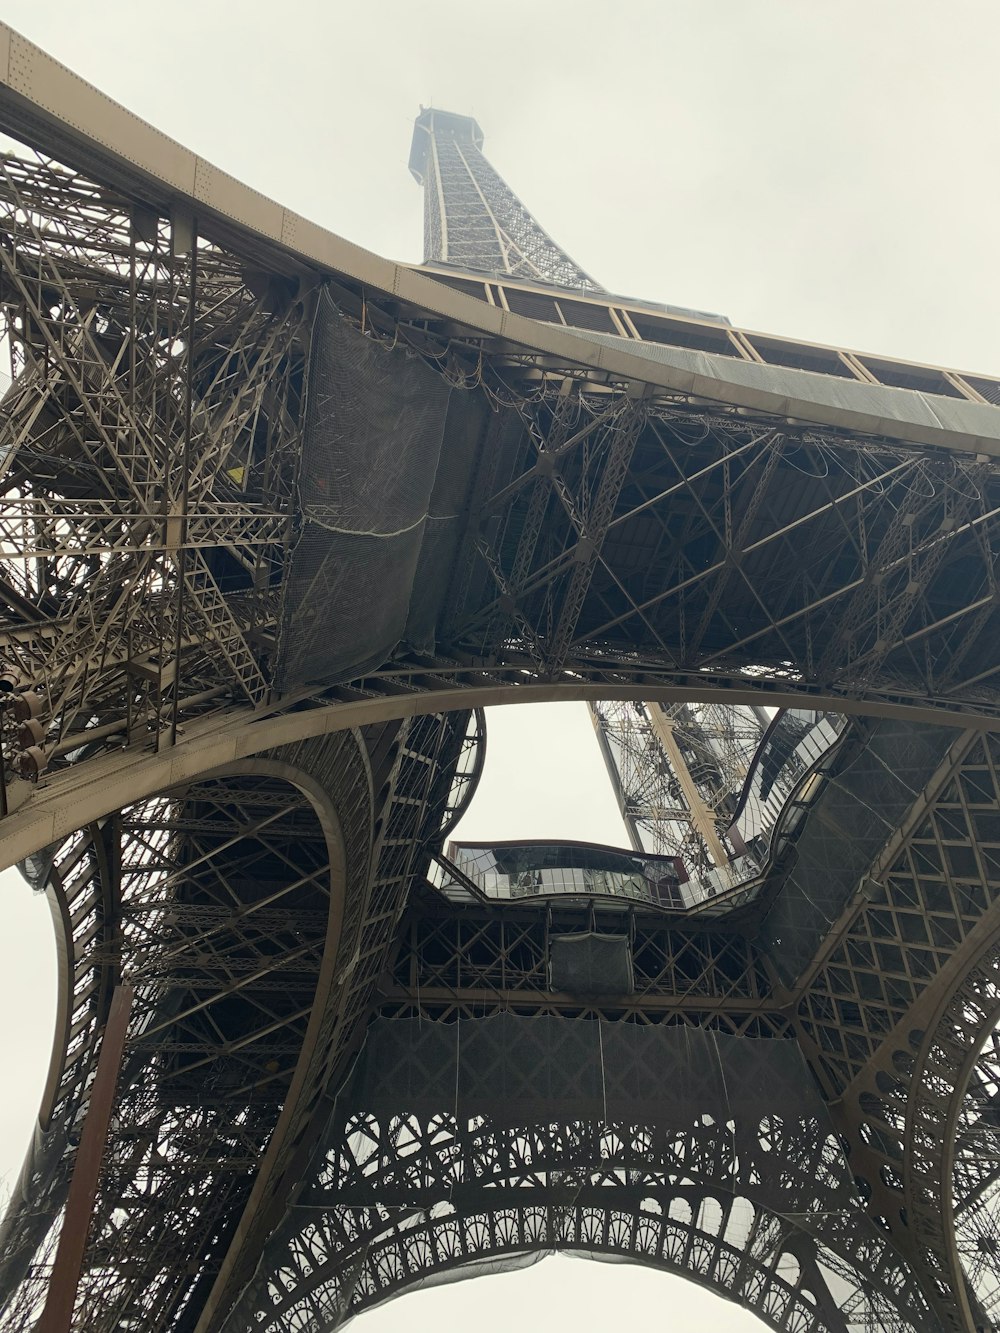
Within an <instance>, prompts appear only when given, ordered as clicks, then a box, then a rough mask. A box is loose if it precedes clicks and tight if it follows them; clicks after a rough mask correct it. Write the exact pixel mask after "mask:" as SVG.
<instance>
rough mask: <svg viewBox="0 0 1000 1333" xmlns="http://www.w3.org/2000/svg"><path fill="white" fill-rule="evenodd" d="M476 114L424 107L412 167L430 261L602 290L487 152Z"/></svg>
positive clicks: (555, 283) (464, 269)
mask: <svg viewBox="0 0 1000 1333" xmlns="http://www.w3.org/2000/svg"><path fill="white" fill-rule="evenodd" d="M482 148H483V132H482V130H481V129H480V128H479V125H478V124H477V123H476V121H474V120H473V119H472V118H471V117H470V116H456V115H454V114H452V113H451V112H448V111H436V110H433V109H430V110H427V111H422V112H421V113H420V115H419V116H418V118H417V123H416V127H415V129H414V134H413V148H412V151H411V153H410V170H411V171H412V172H413V174H414V176H415V177H416V179H417V180H418V181H419V182H420V184H421V185H423V187H424V261H425V263H431V264H437V263H439V264H450V265H454V267H456V268H458V269H460V270H462V271H464V272H471V273H490V274H493V275H494V276H496V277H500V276H502V275H508V276H511V277H520V278H528V279H529V280H530V279H533V280H535V281H537V282H542V283H552V284H554V285H555V286H557V287H577V288H580V289H581V290H588V289H589V290H592V291H600V290H601V289H600V287H599V286H598V284H597V283H596V282H595V281H594V280H593V278H591V277H589V276H588V275H587V274H586V273H584V271H583V269H582V268H580V267H579V265H578V264H575V263H574V262H573V260H572V259H570V257H569V255H567V254H566V253H565V251H564V250H562V249H560V247H559V246H558V245H556V243H555V241H554V240H553V239H552V237H551V236H549V235H548V234H547V233H546V232H545V231H543V230H542V228H541V227H540V226H539V225H538V223H537V222H536V221H535V219H534V218H533V217H532V216H531V214H530V213H529V212H528V210H527V209H526V208H525V206H524V204H522V203H521V201H520V199H518V197H517V195H516V194H514V192H513V190H511V188H510V186H509V185H508V184H507V182H506V181H505V180H504V179H503V177H502V176H500V175H498V173H497V172H496V171H495V169H494V168H493V167H492V166H491V165H490V163H489V162H488V161H487V159H486V158H485V157H484V155H483V151H482Z"/></svg>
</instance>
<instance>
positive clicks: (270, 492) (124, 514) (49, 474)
mask: <svg viewBox="0 0 1000 1333" xmlns="http://www.w3.org/2000/svg"><path fill="white" fill-rule="evenodd" d="M0 238H2V244H0V319H2V326H3V333H4V339H5V343H6V346H7V348H8V349H9V351H10V355H11V365H12V371H13V376H14V378H13V384H12V387H11V388H10V389H9V390H8V392H7V394H6V396H5V398H4V400H3V404H2V407H0V455H2V457H0V476H2V478H3V481H2V488H3V496H4V503H3V516H2V518H0V558H2V560H3V571H2V583H0V589H2V592H3V598H4V617H3V623H2V624H0V656H2V661H3V664H4V670H5V671H6V672H8V673H12V679H13V680H14V682H15V683H16V684H18V685H20V686H21V687H24V686H31V687H32V692H31V694H30V699H29V701H28V702H27V703H25V704H24V705H23V706H22V707H21V709H20V713H22V714H23V716H20V714H19V716H18V717H16V718H15V719H14V721H15V722H18V723H20V734H19V736H18V738H17V743H16V744H15V745H14V746H13V748H15V749H17V755H16V756H15V758H14V766H15V768H16V769H17V771H18V772H19V773H20V774H21V775H22V776H23V777H26V778H34V777H36V776H37V774H38V773H39V772H40V771H43V770H44V769H45V768H46V767H51V766H53V765H55V766H59V765H65V764H66V763H67V762H69V761H70V760H71V759H72V758H79V757H80V755H81V749H80V747H81V746H83V745H87V744H88V743H94V744H102V743H106V742H107V741H108V739H109V737H113V738H114V739H115V741H116V742H117V743H122V742H127V741H129V740H132V739H135V738H136V737H142V738H145V737H146V736H148V735H150V734H152V735H154V736H157V737H162V738H163V739H164V740H165V742H167V743H169V741H171V740H173V739H174V738H175V737H176V734H177V727H178V724H179V722H181V721H182V720H183V718H184V717H185V716H188V717H190V716H192V715H194V714H196V713H198V712H199V711H204V709H205V708H206V707H209V706H211V705H212V704H213V703H214V704H215V705H216V706H218V701H219V700H220V698H221V697H222V696H224V695H228V694H229V692H231V691H235V694H236V697H237V698H242V699H245V700H249V701H252V702H255V703H259V702H261V701H262V700H263V699H264V698H265V697H266V695H267V693H268V689H269V685H270V667H269V665H268V652H269V647H268V645H269V644H270V643H272V641H273V636H274V629H275V623H276V612H277V602H276V598H277V595H278V591H279V588H280V582H281V577H282V570H283V567H284V558H285V554H286V550H287V545H288V541H289V538H290V535H291V530H292V528H291V525H292V518H293V515H292V507H291V500H292V494H293V486H294V479H295V472H296V466H297V444H298V431H299V426H298V418H299V413H300V407H301V402H302V396H303V392H304V386H305V355H306V350H307V343H308V331H309V326H308V319H307V309H306V304H305V303H304V302H303V300H302V299H301V298H300V297H299V296H298V294H297V284H296V282H295V281H291V282H287V281H285V280H283V279H281V278H277V277H273V276H271V275H268V274H255V273H253V272H252V271H248V269H247V267H246V265H245V264H244V263H243V262H241V260H240V259H239V258H237V257H235V256H233V255H231V254H228V253H226V252H225V251H223V250H222V249H220V248H219V247H218V246H215V245H210V244H208V243H206V242H205V241H203V240H202V239H201V238H200V237H199V235H198V231H197V225H196V220H195V218H194V216H193V215H192V214H190V213H186V212H185V211H184V210H183V209H179V208H175V209H174V211H173V213H172V214H170V215H168V214H166V213H163V212H159V211H157V210H156V209H155V208H152V207H149V206H147V205H144V204H141V203H139V202H137V201H136V200H130V199H127V198H124V197H121V196H119V195H117V194H116V193H115V192H114V191H112V190H109V189H107V188H105V187H103V186H98V185H96V184H95V183H94V182H93V181H92V180H90V179H88V178H87V177H86V176H84V175H82V174H80V173H79V172H77V171H73V170H70V169H68V168H66V167H63V166H60V165H59V164H58V163H55V162H53V161H51V160H50V159H49V158H47V157H45V156H43V155H41V154H32V153H29V152H28V151H27V150H24V151H23V152H10V151H8V152H5V153H4V154H2V155H0ZM9 720H10V719H9V717H8V721H9ZM84 731H86V732H87V733H88V734H87V735H86V736H84V735H82V733H83V732H84ZM6 740H7V744H8V745H9V746H10V745H11V743H12V742H13V740H14V738H13V735H10V736H8V737H7V738H6ZM18 747H19V748H18ZM23 796H24V792H23V791H21V792H19V791H18V790H17V789H16V788H15V790H14V791H13V792H12V793H11V799H12V801H13V802H14V803H16V801H17V799H19V798H23Z"/></svg>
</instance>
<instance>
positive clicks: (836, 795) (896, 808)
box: [760, 719, 955, 985]
mask: <svg viewBox="0 0 1000 1333" xmlns="http://www.w3.org/2000/svg"><path fill="white" fill-rule="evenodd" d="M954 739H955V733H954V732H953V731H950V730H949V729H947V728H944V727H925V726H918V725H916V724H915V723H912V722H897V721H894V720H892V719H885V720H883V721H880V722H878V723H876V724H874V726H873V728H872V731H871V733H870V734H869V735H868V736H867V738H865V739H863V740H862V739H858V740H856V741H855V742H854V743H853V748H851V742H850V740H849V741H848V747H849V748H846V749H845V750H844V751H842V752H841V761H840V762H839V763H838V765H837V767H836V769H835V770H834V772H833V773H832V775H831V776H829V777H828V778H827V779H826V782H825V786H824V789H823V792H822V793H821V795H820V796H819V797H818V798H817V800H816V802H815V803H814V805H813V808H812V810H811V811H810V814H809V818H808V819H807V820H806V824H805V828H804V830H803V832H802V835H801V837H800V838H799V840H798V843H797V845H796V858H795V864H794V866H793V868H792V870H791V873H790V874H789V876H788V879H787V881H786V882H785V884H784V885H783V887H782V891H781V893H780V894H779V895H778V897H777V899H776V901H775V904H774V907H773V908H772V909H771V911H770V912H769V914H768V916H767V918H766V919H765V921H764V924H763V927H762V928H761V933H760V939H761V943H762V944H763V945H764V947H765V949H766V950H767V952H768V953H769V955H770V958H771V961H772V962H773V963H774V965H775V967H776V968H777V970H778V972H779V973H780V975H781V978H782V980H783V981H784V982H785V983H786V984H787V985H791V984H792V982H793V981H794V980H795V978H796V977H797V976H798V975H799V973H800V972H801V971H802V969H803V968H804V967H806V966H807V964H808V963H809V962H810V961H811V960H812V958H813V956H814V955H815V953H816V949H817V948H818V947H819V943H820V941H821V940H822V939H823V937H824V936H825V935H826V933H827V931H828V930H829V928H830V926H831V925H832V924H833V922H834V921H836V919H837V918H838V917H839V916H840V914H841V912H842V911H843V910H844V908H845V907H846V905H847V903H848V901H849V899H850V898H851V895H852V894H853V893H854V892H855V890H856V889H857V888H858V886H859V885H860V883H861V880H862V877H863V876H864V875H866V874H867V873H868V871H869V869H870V868H871V865H872V862H873V861H874V860H875V858H876V857H877V856H878V854H879V852H880V851H881V850H882V848H883V846H884V845H885V843H886V841H887V840H888V838H889V837H890V835H891V834H892V833H893V832H894V831H895V830H896V829H897V828H898V827H899V825H900V823H901V822H902V819H903V816H904V815H905V814H906V812H907V810H909V808H910V806H911V805H912V804H913V802H914V801H915V800H916V799H917V797H918V796H919V794H920V792H921V790H922V789H923V787H924V786H925V785H926V783H927V782H928V780H929V779H930V777H931V776H932V774H933V773H934V770H935V769H936V768H937V766H938V764H939V763H940V762H941V760H942V758H943V757H944V754H945V752H946V750H947V748H948V746H949V745H950V744H951V743H952V741H953V740H954Z"/></svg>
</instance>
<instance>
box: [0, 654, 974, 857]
mask: <svg viewBox="0 0 1000 1333" xmlns="http://www.w3.org/2000/svg"><path fill="white" fill-rule="evenodd" d="M720 694H724V698H725V701H726V703H732V704H753V703H756V702H758V701H760V700H761V699H762V698H766V699H767V701H768V702H769V703H774V702H779V701H780V702H784V703H787V704H789V705H790V706H794V705H795V702H796V700H797V699H800V698H801V696H800V695H796V694H795V693H793V692H792V691H789V690H781V691H774V692H771V691H768V692H762V691H761V690H760V689H759V688H755V687H754V686H753V685H747V686H746V687H744V688H736V689H731V690H726V691H724V692H723V691H720V690H719V689H718V687H716V688H712V687H707V688H703V689H700V690H699V689H692V688H690V687H688V686H683V687H681V686H677V687H670V686H657V685H651V684H649V682H648V680H644V681H642V682H639V683H637V684H636V685H634V686H631V687H628V686H620V685H613V684H609V683H607V682H601V683H598V684H591V683H589V682H586V681H581V680H580V679H579V677H578V676H576V675H575V674H574V673H567V678H565V679H563V680H560V681H558V682H555V683H548V684H524V685H506V684H503V685H500V684H496V683H493V682H490V683H488V684H484V685H481V686H474V687H470V686H469V685H456V686H454V687H452V688H440V689H435V690H433V691H429V692H427V693H423V694H418V693H413V694H410V693H407V694H391V695H388V696H386V695H379V696H377V697H374V698H365V699H357V700H352V701H350V702H337V703H330V704H324V705H321V706H320V707H317V708H312V709H306V710H303V711H301V712H289V713H278V714H270V715H268V714H263V715H262V714H260V713H251V712H249V711H245V712H235V711H234V712H231V713H227V714H226V715H224V716H222V717H219V716H212V717H210V718H207V719H205V720H204V721H198V722H192V723H191V724H190V726H188V728H187V729H186V735H185V736H184V738H183V739H182V740H179V741H178V743H177V744H176V745H175V746H173V747H172V748H171V749H169V750H162V751H160V752H159V753H151V752H148V751H146V752H135V751H131V750H122V751H117V752H115V753H114V754H110V755H107V756H104V757H101V758H97V757H95V758H94V759H91V760H90V761H89V762H88V763H87V765H86V766H85V768H82V769H81V771H80V772H79V773H75V772H74V771H73V770H72V769H69V770H65V771H64V772H63V773H61V774H60V775H59V777H58V779H56V778H55V777H53V778H52V779H51V780H50V781H49V783H47V784H46V785H44V786H42V787H40V788H38V789H37V790H34V791H32V789H30V788H28V787H27V784H25V796H26V797H28V799H26V800H25V801H24V804H23V805H22V806H21V807H20V808H17V809H15V810H14V811H13V813H12V814H10V815H9V816H8V817H7V818H6V819H5V820H4V822H3V826H2V837H0V867H3V866H8V865H12V864H14V863H15V862H17V861H20V860H23V859H24V858H25V857H26V856H29V855H31V853H32V852H35V851H37V850H38V849H39V848H41V847H46V846H48V845H49V844H50V843H53V842H57V841H58V840H59V839H61V838H63V837H66V836H67V835H68V834H69V833H71V832H73V831H74V829H76V828H78V827H80V826H81V825H82V824H86V823H90V822H92V821H93V820H96V819H100V818H103V817H104V816H105V815H107V814H109V813H111V812H112V811H114V810H119V809H121V808H122V807H123V806H125V805H128V804H131V803H132V802H134V801H136V800H141V799H143V798H144V797H146V796H151V795H154V794H155V793H156V792H158V791H163V790H166V789H167V788H168V787H175V786H178V785H180V784H182V783H185V782H192V781H194V780H196V779H197V778H199V777H201V776H202V775H203V774H205V773H207V772H209V771H210V770H212V769H215V768H218V767H220V766H222V765H225V764H232V763H235V762H236V761H238V760H240V759H243V758H246V757H247V756H249V755H253V754H259V753H260V752H261V751H263V750H268V749H273V748H275V747H277V746H280V745H286V744H289V743H291V742H294V741H300V740H304V739H307V738H309V737H313V736H321V735H329V734H330V733H331V732H335V731H343V730H347V729H348V728H351V727H362V726H366V725H369V724H371V723H376V722H388V721H393V720H395V719H399V718H406V717H419V716H424V715H427V714H429V713H438V712H446V711H454V710H458V709H467V708H469V707H472V706H476V707H486V708H489V707H496V706H499V705H506V704H521V703H557V702H562V701H566V702H570V701H577V700H583V701H588V700H594V701H600V700H602V699H611V698H615V699H642V700H650V701H653V702H682V701H684V702H698V703H701V702H706V703H707V702H713V701H715V700H718V698H719V696H720ZM810 697H812V696H810ZM818 702H819V706H827V707H829V708H830V710H831V711H840V712H843V713H846V714H848V715H852V716H867V715H871V714H872V713H877V714H878V715H879V716H882V717H895V718H900V719H902V720H905V721H913V722H922V723H929V724H932V725H935V724H936V725H945V726H949V725H950V726H954V727H956V728H961V729H963V730H968V731H988V732H993V731H1000V717H995V716H991V715H987V714H969V713H960V712H958V711H957V710H956V712H954V713H950V712H945V711H944V710H942V709H937V708H926V707H920V706H918V705H913V706H909V705H902V704H886V705H882V706H881V707H879V708H877V709H876V708H874V707H873V706H872V705H871V704H866V703H864V702H859V701H857V700H839V699H835V698H831V697H828V696H824V697H823V698H822V699H820V700H819V701H818Z"/></svg>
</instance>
